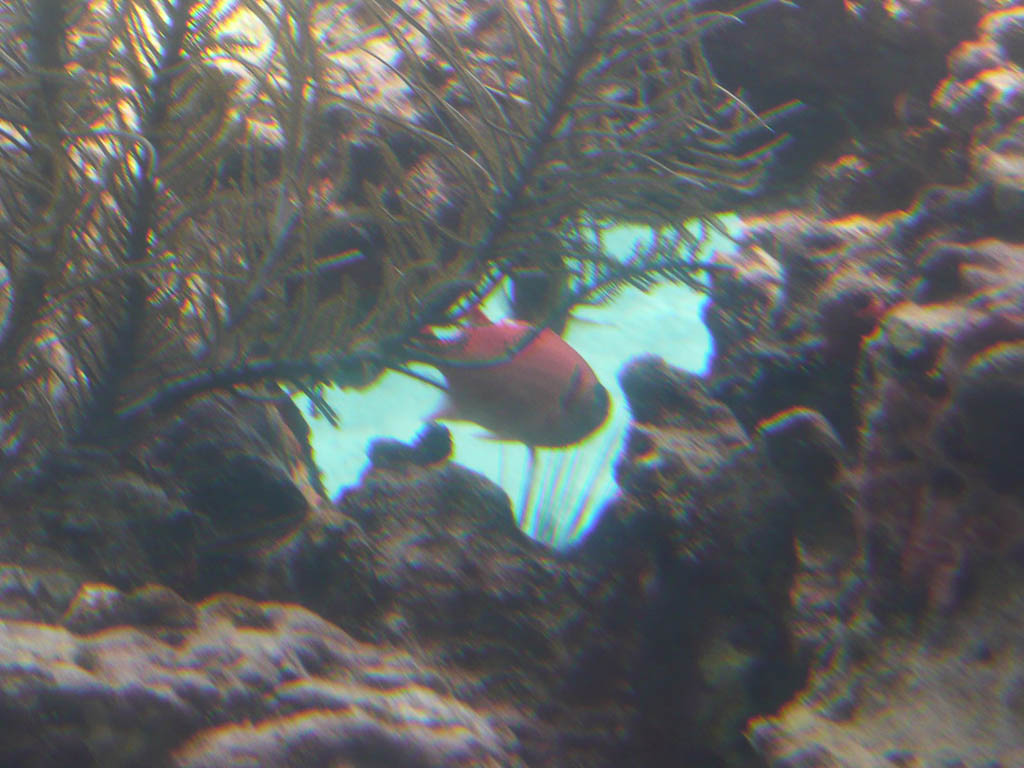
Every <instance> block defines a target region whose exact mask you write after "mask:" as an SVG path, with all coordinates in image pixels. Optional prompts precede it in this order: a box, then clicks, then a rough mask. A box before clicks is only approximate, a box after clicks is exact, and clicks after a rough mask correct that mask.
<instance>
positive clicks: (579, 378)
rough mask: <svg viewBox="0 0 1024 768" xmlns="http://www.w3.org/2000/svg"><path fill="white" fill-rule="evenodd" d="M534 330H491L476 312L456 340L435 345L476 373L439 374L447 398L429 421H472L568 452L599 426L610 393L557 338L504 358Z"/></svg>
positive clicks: (515, 324)
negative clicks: (443, 380)
mask: <svg viewBox="0 0 1024 768" xmlns="http://www.w3.org/2000/svg"><path fill="white" fill-rule="evenodd" d="M533 330H535V327H534V326H531V325H528V324H526V323H522V322H519V321H517V320H502V321H500V322H497V323H494V322H491V321H490V320H488V319H487V317H486V316H485V315H484V314H483V312H481V311H479V310H476V311H474V312H473V313H472V315H471V316H470V324H469V325H466V326H465V327H463V328H461V329H460V330H459V333H458V335H457V336H455V337H454V338H452V339H443V340H442V339H438V340H436V342H435V343H436V344H437V345H438V346H439V353H440V354H441V355H442V356H443V357H445V358H448V359H450V360H452V361H453V362H459V363H475V362H479V363H480V365H469V366H464V365H463V366H460V365H444V364H440V365H438V366H437V367H438V369H439V370H440V371H441V373H442V374H444V378H445V382H446V384H447V387H446V389H447V393H448V394H447V401H446V403H445V404H444V406H443V407H442V409H441V410H440V411H439V412H438V413H436V414H435V415H434V418H435V419H447V420H452V421H471V422H474V423H476V424H479V425H480V426H482V427H484V428H486V429H487V430H489V431H490V432H492V433H493V434H494V436H495V437H497V438H499V439H503V440H516V441H518V442H521V443H525V444H526V445H528V446H530V447H531V448H532V447H536V446H545V447H560V446H567V445H573V444H574V443H578V442H579V441H580V440H582V439H583V438H585V437H586V436H587V435H589V434H590V433H591V432H593V431H594V430H596V429H597V428H598V427H599V426H601V424H602V423H604V420H605V419H606V418H607V417H608V408H609V400H608V390H606V389H605V388H604V387H603V386H602V385H601V382H599V381H598V380H597V376H596V375H595V374H594V371H593V369H592V368H591V367H590V366H589V365H588V364H587V361H586V360H584V359H583V358H582V357H581V356H580V353H579V352H577V351H576V350H575V349H573V348H572V347H571V346H569V344H568V343H567V342H566V341H565V340H564V339H563V338H562V337H561V336H559V335H558V334H557V333H555V332H554V331H552V330H551V329H550V328H545V329H544V330H542V331H541V332H540V333H539V334H538V335H537V336H536V338H534V339H533V341H531V342H530V343H529V344H527V345H526V346H525V347H523V348H522V349H520V350H519V351H518V352H517V353H516V354H515V355H513V356H512V357H511V358H508V356H507V353H508V350H511V349H513V348H515V346H516V344H517V342H519V341H520V340H521V339H522V337H523V335H524V334H527V333H530V332H531V331H533ZM489 360H494V361H495V362H493V363H488V361H489Z"/></svg>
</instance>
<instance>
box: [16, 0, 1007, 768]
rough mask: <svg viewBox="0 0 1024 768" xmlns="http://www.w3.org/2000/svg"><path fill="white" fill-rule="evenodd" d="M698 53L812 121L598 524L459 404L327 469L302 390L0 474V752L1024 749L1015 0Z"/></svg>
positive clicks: (153, 757) (783, 31) (873, 753)
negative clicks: (462, 429) (798, 103)
mask: <svg viewBox="0 0 1024 768" xmlns="http://www.w3.org/2000/svg"><path fill="white" fill-rule="evenodd" d="M809 19H810V20H814V22H813V23H811V22H809V21H808V20H809ZM815 25H817V26H815ZM809 30H814V34H813V35H811V34H809V33H808V32H809ZM821 30H828V31H829V32H828V34H824V33H822V31H821ZM780 48H784V49H785V55H772V56H769V55H767V53H766V52H765V49H769V50H776V51H777V50H779V49H780ZM709 51H710V53H711V54H712V58H713V61H714V63H715V66H716V68H717V69H718V70H719V71H720V72H722V73H723V76H724V77H725V78H726V79H727V81H729V82H731V83H733V84H735V85H736V86H737V87H742V88H743V89H744V90H745V92H746V93H748V94H749V96H750V98H751V100H752V102H753V103H754V104H755V106H759V105H761V104H760V103H763V104H770V103H778V102H779V101H780V100H782V99H780V98H779V96H783V97H785V98H798V99H801V100H802V101H803V102H804V103H805V104H806V105H807V107H806V109H805V110H803V112H802V115H801V113H800V111H797V113H796V116H795V117H793V118H792V119H793V120H795V121H797V122H795V123H794V124H793V136H794V139H793V142H792V146H794V147H797V148H798V149H799V147H801V146H804V147H805V149H804V150H799V152H797V151H796V150H794V154H793V156H792V157H790V156H787V155H786V154H783V155H782V157H781V162H780V166H779V169H778V171H777V174H778V175H777V178H776V180H775V187H771V186H770V188H769V191H771V190H773V189H774V190H779V192H778V194H776V195H774V196H772V195H771V194H769V195H768V196H767V197H766V201H767V202H765V203H764V204H763V206H764V207H763V209H762V211H761V214H760V215H759V216H758V217H757V218H748V219H747V231H746V234H745V235H744V239H743V241H742V242H741V243H740V247H739V249H738V250H737V252H736V254H735V255H734V256H729V257H720V259H721V261H722V265H721V266H722V267H723V268H722V269H718V270H715V272H714V278H713V283H712V286H711V298H712V300H711V302H710V304H709V308H708V310H707V316H706V320H707V323H708V326H709V328H710V329H711V331H712V334H713V336H714V340H715V356H714V358H713V361H712V368H711V371H710V372H709V374H708V375H707V376H705V377H698V376H694V375H691V374H687V373H684V372H681V371H677V370H673V369H671V368H669V367H667V366H666V365H665V364H664V363H663V362H661V361H660V360H657V359H653V358H639V359H637V360H634V361H633V362H632V363H631V364H630V365H629V366H627V367H626V369H625V370H624V371H623V372H622V374H621V381H622V385H623V389H624V391H625V392H626V394H627V397H628V399H629V405H630V408H631V412H632V416H633V424H632V426H631V429H630V431H629V433H628V435H627V438H626V440H625V443H624V445H623V447H622V451H621V454H620V456H619V457H618V462H617V466H616V476H617V479H618V482H619V485H620V487H621V494H620V496H619V497H618V498H617V499H615V500H614V501H613V502H611V503H610V505H609V506H608V507H607V508H606V510H605V513H604V515H603V516H602V518H601V520H600V522H599V524H598V525H597V527H596V528H595V529H594V531H593V532H592V533H591V534H590V535H589V536H588V537H587V538H586V539H585V541H584V542H583V543H582V544H581V545H580V546H579V547H578V548H577V549H576V550H575V551H573V552H570V553H567V554H564V555H559V554H556V553H553V552H551V551H549V550H547V549H545V548H544V547H543V546H541V545H539V544H537V543H535V542H533V541H531V540H529V539H528V538H527V537H526V536H524V535H523V534H522V533H521V532H520V531H519V530H518V529H517V528H516V527H515V525H514V523H513V520H512V515H511V513H510V510H509V502H508V499H507V497H506V496H505V495H504V493H503V492H502V491H501V490H500V489H499V488H497V487H496V486H494V485H493V484H492V483H490V482H489V481H487V480H485V479H484V478H481V477H479V476H477V475H474V474H473V473H471V472H469V471H467V470H465V469H464V468H462V467H460V466H458V465H456V464H454V463H453V462H451V461H450V460H449V454H450V444H449V441H448V436H447V433H446V432H445V431H444V430H443V429H441V428H439V427H428V428H426V429H425V431H424V432H423V433H422V434H421V435H420V437H419V438H418V439H417V440H416V441H415V442H414V443H412V444H402V443H397V442H394V441H388V440H382V441H379V442H377V443H376V444H374V445H373V446H372V447H371V450H370V457H371V460H372V466H371V468H370V469H369V471H368V472H367V474H366V475H365V477H364V478H363V480H362V482H361V484H360V485H359V486H357V487H355V488H353V489H351V490H349V491H348V492H346V493H345V494H344V495H343V496H342V497H341V498H339V499H337V500H333V501H332V500H329V499H327V498H326V496H325V494H324V492H323V489H322V488H321V487H320V486H319V482H318V479H317V476H316V472H315V469H314V467H313V466H312V463H311V459H310V453H309V446H308V440H307V435H306V432H305V425H304V423H303V421H302V418H301V416H300V414H299V413H298V412H297V411H296V410H295V409H294V407H293V406H291V405H290V404H289V403H281V404H277V405H275V404H270V403H267V402H258V401H254V400H249V399H243V398H241V397H236V396H227V395H225V396H218V397H209V398H207V399H204V400H200V401H196V402H193V403H192V404H191V405H190V406H189V408H188V409H187V410H186V411H185V412H184V413H182V414H180V415H178V416H176V417H175V418H174V419H173V420H169V421H168V422H167V423H166V424H165V425H164V428H163V429H162V430H161V431H160V433H159V434H158V435H157V436H156V437H155V438H153V439H148V440H147V441H146V442H145V444H141V445H137V444H136V445H124V446H118V447H116V448H113V449H110V450H103V451H100V450H77V451H69V452H68V453H66V454H62V455H59V456H54V457H51V458H49V459H48V460H47V461H46V462H44V463H43V464H41V465H40V466H38V467H37V468H36V469H35V471H34V472H33V473H31V474H27V475H26V476H25V477H23V478H20V479H19V481H18V482H17V484H16V485H15V486H14V488H13V489H12V490H11V491H10V492H9V493H8V494H7V495H6V496H5V497H4V499H3V510H2V514H0V766H25V767H26V768H44V767H45V768H51V767H57V766H82V767H83V768H88V767H89V766H125V767H127V766H195V767H196V768H198V767H199V766H225V767H227V766H242V765H245V766H268V767H270V766H300V765H301V766H325V767H326V766H360V767H365V768H371V767H375V766H396V767H397V766H530V767H531V768H532V767H537V768H559V767H561V766H595V767H596V766H606V765H608V766H610V765H637V766H651V767H652V768H658V767H659V766H666V767H667V766H678V765H700V766H711V767H713V768H714V767H722V768H725V767H726V766H728V767H729V768H732V767H734V766H735V767H736V768H748V767H749V768H754V767H757V766H760V767H763V766H773V767H774V768H796V767H797V766H801V767H803V768H812V767H814V766H821V767H822V768H825V767H826V766H827V767H829V768H835V767H841V768H862V767H867V766H873V767H875V766H877V767H878V768H881V767H882V766H903V767H908V768H909V767H910V766H915V767H917V766H919V767H920V768H953V767H954V766H964V767H966V768H980V767H981V766H989V767H993V768H994V766H1004V767H1005V768H1014V767H1015V766H1020V765H1024V735H1022V734H1024V663H1022V661H1021V659H1022V658H1024V618H1022V616H1024V613H1022V608H1024V604H1022V601H1024V480H1022V477H1024V475H1022V474H1021V472H1020V471H1019V467H1020V464H1021V461H1022V460H1024V437H1022V435H1024V245H1022V244H1021V243H1022V242H1024V228H1022V225H1021V221H1022V219H1021V215H1020V214H1021V211H1022V206H1024V9H1022V8H1020V7H1016V6H1013V5H1009V4H1005V5H1004V4H999V3H994V2H993V3H989V4H984V3H974V2H971V3H966V2H960V1H959V0H956V1H954V0H949V2H942V1H941V0H936V1H935V2H916V3H893V2H886V3H881V2H873V1H869V2H865V3H861V4H858V3H850V2H847V3H839V2H826V1H825V0H817V1H816V2H809V3H803V4H801V6H800V8H799V9H797V8H789V7H784V8H781V9H777V10H771V11H769V10H764V11H761V12H760V13H758V14H754V15H752V16H751V17H750V19H749V21H748V23H747V24H745V25H740V26H735V27H723V28H722V29H721V30H720V31H718V32H716V33H715V37H714V39H712V40H710V41H709ZM751 58H756V59H757V60H758V61H765V62H767V63H766V64H765V66H763V67H756V68H751V67H750V66H749V62H750V60H751ZM808 62H818V65H817V66H812V65H810V64H808ZM908 62H915V63H914V66H907V64H908ZM857 73H867V74H866V75H865V78H866V81H867V83H868V86H865V85H864V82H865V80H864V79H861V78H859V77H854V76H853V75H854V74H857ZM868 75H870V76H868ZM872 84H873V85H872ZM759 102H760V103H759ZM800 121H804V122H800ZM844 121H845V122H844ZM829 126H833V128H834V129H830V128H829ZM836 126H841V130H840V128H838V127H836ZM806 136H814V137H816V140H817V143H815V144H814V147H813V151H809V150H806V146H807V145H806V144H804V145H801V143H800V142H801V138H802V137H806ZM797 154H799V157H797V156H796V155H797ZM797 189H800V190H802V194H799V195H798V194H796V192H795V190H797Z"/></svg>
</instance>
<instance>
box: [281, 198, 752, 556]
mask: <svg viewBox="0 0 1024 768" xmlns="http://www.w3.org/2000/svg"><path fill="white" fill-rule="evenodd" d="M690 226H691V228H693V229H694V230H695V231H696V230H697V228H698V226H699V225H697V224H692V225H690ZM721 226H722V229H723V230H724V231H725V232H728V233H730V234H733V235H735V234H738V233H739V231H740V229H741V226H742V225H741V222H740V221H739V219H738V218H737V217H736V216H723V217H722V219H721ZM603 237H604V239H603V242H602V248H603V249H604V250H605V252H607V253H609V254H611V255H613V256H616V257H618V258H626V257H628V256H629V255H630V254H631V253H632V252H633V250H634V248H635V247H636V246H637V245H638V244H640V245H641V246H643V245H645V244H646V243H647V242H648V241H649V240H650V238H651V231H650V230H649V229H648V228H645V227H641V226H636V225H621V226H617V227H611V228H609V229H608V230H607V231H606V232H605V233H604V236H603ZM734 247H735V246H734V244H733V242H732V241H731V240H730V239H729V237H728V236H727V235H726V234H723V233H721V232H714V233H709V234H708V237H707V240H706V242H705V243H704V245H703V246H702V251H701V252H700V253H697V254H694V256H695V257H696V258H699V259H701V260H710V259H711V258H712V257H713V255H714V254H715V252H721V253H730V252H732V250H733V249H734ZM705 300H706V297H705V296H704V295H703V294H701V293H698V292H696V291H694V290H692V289H690V288H688V287H686V286H682V285H671V284H668V285H656V286H654V287H653V288H651V289H650V290H648V291H646V292H645V291H640V290H639V289H636V288H628V289H626V290H624V291H623V292H622V293H621V294H620V295H619V296H617V297H615V298H614V299H613V300H612V301H610V302H609V303H608V304H604V305H601V306H599V307H579V308H577V309H576V310H575V311H574V313H573V317H574V320H572V321H570V323H569V327H568V329H567V332H566V333H565V334H564V337H565V339H566V341H568V342H569V344H570V345H572V346H573V347H574V348H575V349H576V350H578V351H579V352H580V354H581V355H582V356H583V358H584V359H585V360H586V361H587V362H588V363H589V364H590V366H591V367H592V368H593V369H594V371H595V373H596V374H597V376H598V379H599V380H600V381H601V382H602V383H603V384H604V385H605V386H606V387H607V388H608V389H609V392H610V393H611V403H612V407H611V411H610V415H609V417H608V420H607V422H606V423H605V424H604V425H603V426H602V427H601V428H600V429H599V430H597V431H596V432H595V433H593V434H592V435H590V436H589V437H587V438H586V439H585V440H584V441H583V442H582V443H579V444H577V445H574V446H571V447H569V448H563V449H554V448H551V449H547V448H541V449H538V451H537V459H536V463H537V466H536V469H535V474H534V478H533V482H532V483H529V482H528V479H529V477H528V472H527V468H528V460H527V451H526V448H525V447H524V446H522V445H517V444H511V443H508V442H503V441H495V440H493V439H489V438H488V436H487V434H486V432H485V430H483V428H482V427H479V426H476V425H474V424H467V423H459V422H449V423H446V426H447V427H448V428H449V430H450V431H451V433H452V437H453V441H454V451H453V457H452V458H453V460H454V461H456V462H458V463H460V464H462V465H464V466H466V467H468V468H469V469H473V470H475V471H477V472H480V473H481V474H483V475H484V476H486V477H488V478H490V479H491V480H493V481H494V482H496V483H498V484H499V485H500V486H501V487H502V488H503V489H504V490H505V491H506V493H507V494H508V496H509V499H510V502H511V505H512V508H513V513H514V514H515V517H516V522H517V523H518V525H519V526H520V527H521V528H522V530H523V531H525V532H526V533H527V534H529V535H530V536H532V537H533V538H535V539H537V540H538V541H541V542H543V543H545V544H547V545H549V546H551V547H553V548H555V549H566V548H568V547H571V546H572V545H573V544H575V543H577V542H578V541H579V540H580V539H581V538H582V537H583V536H585V535H586V533H587V531H588V530H589V529H590V528H591V526H592V525H593V524H594V522H595V521H596V519H597V516H598V514H599V512H600V510H601V507H602V506H603V504H604V503H605V502H606V501H608V500H609V499H610V498H612V496H614V494H615V492H616V489H617V487H616V484H615V480H614V478H613V477H612V464H613V462H614V458H615V456H616V454H617V453H618V452H619V450H620V449H621V441H622V437H623V435H624V434H625V431H626V427H627V426H628V424H629V411H628V408H627V406H626V403H625V398H624V396H623V394H622V390H621V388H620V386H619V383H618V374H619V371H620V369H621V368H622V366H623V365H624V364H625V363H626V362H627V361H628V360H630V359H632V358H634V357H638V356H640V355H644V354H653V355H658V356H660V357H662V358H663V359H664V360H665V361H666V362H667V363H668V364H670V365H673V366H678V367H679V368H682V369H684V370H687V371H692V372H694V373H701V372H703V371H704V370H705V369H706V367H707V364H708V358H709V356H710V354H711V352H712V349H711V338H710V335H709V334H708V331H707V328H705V327H704V323H703V321H702V320H701V310H702V307H703V305H704V302H705ZM484 309H485V311H486V312H487V314H488V316H489V317H490V318H491V319H492V320H500V319H501V318H502V317H506V316H508V306H507V303H506V302H505V301H504V295H503V293H502V290H501V288H500V287H499V288H498V289H497V290H496V291H495V293H494V294H493V295H492V297H491V299H490V300H489V301H488V302H486V303H485V304H484ZM326 399H327V402H328V403H329V405H330V406H331V407H332V408H334V410H335V411H336V412H337V413H338V415H339V416H340V418H341V423H342V428H341V429H336V428H335V427H332V426H331V425H330V424H329V423H328V422H327V420H326V419H325V418H323V417H322V416H320V415H319V414H316V413H315V412H313V411H311V409H310V406H309V401H308V398H306V397H305V396H304V395H296V396H295V401H296V403H298V404H299V406H300V408H301V409H302V411H303V412H304V413H306V414H307V415H308V416H309V418H308V422H309V426H310V429H311V433H312V436H311V442H312V445H313V455H314V458H315V460H316V463H317V466H318V467H319V468H320V471H321V472H322V478H323V482H324V485H325V487H326V489H327V491H328V492H329V493H330V494H331V495H332V496H336V495H337V494H338V493H339V492H340V491H341V490H343V489H344V488H345V487H347V486H351V485H355V484H356V483H357V482H358V480H359V477H360V476H361V474H362V473H363V472H364V471H365V469H366V467H367V458H366V448H367V446H368V443H369V441H371V440H373V439H375V438H377V437H394V438H397V439H400V440H411V439H412V438H413V437H414V436H415V434H416V433H417V432H419V430H420V429H421V428H422V426H423V423H424V421H425V420H426V419H428V418H429V417H430V415H431V414H433V413H434V412H435V411H436V410H437V407H438V402H439V399H440V398H439V394H438V392H437V390H435V389H434V388H432V387H430V386H429V385H427V384H424V383H422V382H419V381H416V380H415V379H411V378H409V377H407V376H403V375H401V374H398V373H388V374H386V375H385V376H383V377H382V378H381V380H380V381H379V382H377V383H376V384H374V385H373V386H372V387H370V388H368V389H367V390H365V391H345V390H339V389H337V388H334V389H331V390H329V394H328V396H327V398H326ZM310 414H311V415H310ZM531 486H532V487H531Z"/></svg>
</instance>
